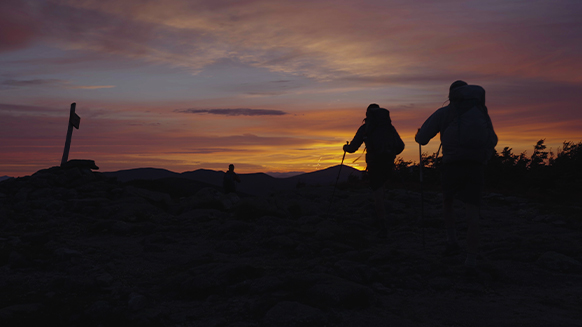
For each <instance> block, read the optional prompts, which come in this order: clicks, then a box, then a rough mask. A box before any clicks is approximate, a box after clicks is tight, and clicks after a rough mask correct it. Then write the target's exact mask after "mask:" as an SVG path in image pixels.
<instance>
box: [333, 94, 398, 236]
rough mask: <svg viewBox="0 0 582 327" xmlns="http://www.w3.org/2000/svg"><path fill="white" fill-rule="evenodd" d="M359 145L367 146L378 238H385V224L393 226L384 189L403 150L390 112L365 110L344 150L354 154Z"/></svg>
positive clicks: (378, 107) (367, 160) (367, 169)
mask: <svg viewBox="0 0 582 327" xmlns="http://www.w3.org/2000/svg"><path fill="white" fill-rule="evenodd" d="M362 143H365V145H366V147H365V149H364V151H365V152H366V164H367V167H366V171H367V172H368V176H369V178H370V188H371V189H372V191H373V194H374V207H375V211H376V218H375V219H376V224H377V225H378V229H379V233H378V236H379V237H381V238H385V237H386V236H387V232H388V229H387V227H386V223H387V222H389V223H390V224H392V223H393V222H394V219H393V218H392V217H390V216H389V215H387V213H386V208H385V206H384V188H385V185H386V182H387V181H388V178H389V177H390V175H391V173H392V170H394V159H395V158H396V156H397V155H398V154H400V153H402V151H403V150H404V142H402V139H401V138H400V135H398V132H397V131H396V129H395V128H394V126H393V125H392V120H391V119H390V112H389V111H388V110H387V109H384V108H380V106H379V105H377V104H375V103H372V104H370V105H369V106H368V109H367V110H366V118H365V119H364V120H363V124H362V125H361V126H360V128H359V129H358V131H357V132H356V135H355V136H354V138H353V140H352V141H351V142H349V143H348V144H345V145H344V147H343V150H344V152H348V153H354V152H356V151H357V150H358V149H359V148H360V146H361V145H362Z"/></svg>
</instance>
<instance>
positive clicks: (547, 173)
mask: <svg viewBox="0 0 582 327" xmlns="http://www.w3.org/2000/svg"><path fill="white" fill-rule="evenodd" d="M544 142H545V140H544V139H542V140H539V141H538V142H537V143H536V144H535V145H534V148H533V152H532V154H531V155H530V156H528V155H527V151H524V152H522V153H520V154H515V153H513V152H512V150H513V149H512V148H509V147H505V148H503V150H501V152H497V151H495V153H494V154H493V157H492V158H491V160H490V161H489V163H488V164H487V167H486V170H485V188H486V190H487V191H489V192H502V193H503V192H512V193H515V192H517V193H521V194H525V195H528V194H531V195H534V194H535V195H548V196H552V195H554V196H557V197H562V198H568V199H575V198H578V197H579V196H580V195H582V142H578V143H575V142H572V141H564V142H563V144H562V146H561V147H560V148H558V150H557V151H556V152H555V153H554V152H553V151H551V150H548V149H547V147H546V145H545V144H544ZM441 159H442V157H441V156H438V157H437V155H436V153H433V154H431V155H429V154H428V153H423V154H422V161H423V164H424V168H423V176H424V183H425V184H427V185H428V186H431V185H435V186H436V185H438V184H439V183H440V174H439V172H438V167H439V166H440V164H441ZM418 170H419V167H418V163H416V162H411V161H404V160H402V158H397V159H396V178H397V179H399V180H400V181H405V182H410V181H414V180H415V179H416V180H418V174H419V171H418Z"/></svg>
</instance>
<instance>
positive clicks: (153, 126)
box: [0, 0, 582, 175]
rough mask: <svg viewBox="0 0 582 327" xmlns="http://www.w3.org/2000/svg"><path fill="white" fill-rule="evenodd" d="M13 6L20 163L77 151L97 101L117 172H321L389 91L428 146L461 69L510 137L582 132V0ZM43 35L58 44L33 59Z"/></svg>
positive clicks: (4, 8) (7, 80)
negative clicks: (72, 121)
mask: <svg viewBox="0 0 582 327" xmlns="http://www.w3.org/2000/svg"><path fill="white" fill-rule="evenodd" d="M0 9H1V10H0V18H2V19H0V63H1V65H0V92H2V93H1V95H2V96H3V100H2V101H3V102H5V103H10V104H16V105H17V106H11V107H10V108H9V107H7V106H0V119H2V120H3V122H1V123H0V124H2V131H0V136H2V138H1V139H2V141H6V142H4V145H2V146H0V151H2V153H1V154H2V157H3V158H6V157H8V158H9V159H6V160H4V159H3V163H2V164H6V163H7V162H10V165H11V166H10V167H16V168H18V166H19V165H20V164H22V163H24V162H32V161H34V162H39V161H36V160H37V159H35V155H37V154H38V155H42V156H45V157H46V160H47V162H48V161H49V159H50V160H52V159H51V158H53V157H56V158H59V155H60V154H59V152H60V151H61V149H60V146H61V144H60V143H62V142H63V140H62V139H63V138H64V134H63V133H64V131H63V129H64V128H65V127H63V126H62V122H61V120H62V119H65V120H66V115H67V113H66V107H67V105H68V103H70V102H73V101H79V104H80V110H81V113H80V115H81V116H82V117H83V119H84V121H83V126H82V129H81V130H79V131H75V133H74V136H73V145H72V151H73V152H72V154H73V153H75V151H78V152H77V154H79V155H83V156H85V155H86V156H89V157H91V158H93V159H96V160H97V163H98V165H100V166H102V167H103V169H117V167H120V166H119V165H130V167H125V166H124V167H125V168H131V167H135V166H142V165H144V164H145V163H147V164H148V165H153V164H156V163H157V164H160V165H162V164H163V165H164V166H163V167H164V168H172V167H176V168H173V169H175V170H187V169H189V168H188V167H193V166H195V165H204V164H206V165H208V166H207V167H205V168H213V166H212V165H216V166H221V165H223V164H224V163H227V162H231V161H236V162H239V163H240V164H241V165H242V166H239V165H237V167H254V168H257V167H261V169H264V170H269V171H275V170H294V171H298V170H306V169H309V168H310V167H312V166H310V165H311V163H313V162H317V163H319V164H321V165H325V164H329V165H331V164H335V163H337V162H336V161H337V156H338V153H339V155H340V156H341V154H342V153H341V152H340V149H341V144H343V143H344V142H345V140H348V139H351V137H352V136H353V133H355V130H356V129H357V127H358V126H359V124H360V123H361V120H362V118H363V116H364V110H365V107H366V106H367V105H368V104H369V103H371V102H378V103H380V105H382V106H384V107H387V108H388V109H390V110H391V112H392V117H393V120H394V124H395V126H396V128H397V129H398V130H399V132H400V133H401V134H402V135H403V137H404V138H405V140H407V142H412V136H413V135H414V132H415V131H416V128H418V127H419V126H420V125H421V124H422V122H423V121H424V119H425V118H426V117H427V116H428V115H430V114H431V113H432V112H433V111H434V110H436V109H437V108H438V107H439V106H440V105H441V104H442V102H443V101H445V100H446V92H447V88H448V85H449V84H450V83H451V82H452V81H453V80H456V79H459V78H460V79H465V80H467V81H468V82H469V83H475V84H481V85H483V86H484V87H485V88H486V90H487V97H488V100H487V101H488V105H489V106H490V110H491V116H492V117H493V122H494V125H495V126H496V129H497V130H498V134H499V135H500V144H516V145H517V144H519V146H520V147H521V146H529V144H530V143H531V144H533V142H531V140H532V139H536V138H538V139H539V138H544V137H546V138H548V139H549V141H551V142H554V143H555V142H561V141H562V139H563V138H566V139H574V140H577V138H578V137H580V135H582V134H581V132H580V128H579V126H581V122H582V116H581V115H582V114H581V113H580V112H581V111H580V110H579V103H582V98H581V94H582V85H581V84H580V83H581V82H582V80H581V78H582V77H581V76H582V75H581V74H579V71H582V61H581V60H580V57H581V55H582V43H581V42H579V40H580V39H582V21H581V20H580V17H582V5H580V4H579V2H577V1H574V0H571V1H566V0H558V1H530V2H510V1H501V0H499V1H439V2H435V1H428V0H426V1H413V2H411V1H396V0H382V1H380V0H378V1H364V2H361V1H347V0H339V1H330V0H326V1H321V0H320V1H317V0H301V1H297V0H294V1H267V0H252V1H251V0H247V1H227V2H224V1H215V0H199V1H186V0H166V1H147V2H144V1H138V0H124V1H118V0H47V1H13V0H7V1H3V2H2V4H0ZM33 44H34V45H39V48H42V47H47V48H50V49H51V50H52V52H50V55H44V54H43V53H40V54H37V53H34V54H31V53H26V50H27V49H30V48H29V46H31V45H33ZM41 45H42V46H41ZM19 51H20V52H19ZM30 51H31V52H32V50H30ZM24 55H26V56H24ZM20 56H24V57H20ZM4 58H6V59H4ZM144 67H145V68H144ZM152 67H155V69H153V68H152ZM221 69H222V70H221ZM235 71H236V72H237V73H235ZM79 98H80V99H79ZM6 99H9V100H6ZM76 99H79V100H76ZM160 99H161V100H160ZM18 105H19V106H18ZM32 105H35V106H32ZM53 106H54V107H63V110H61V109H58V110H56V109H47V107H51V108H52V107H53ZM176 108H191V109H185V110H186V111H190V113H194V114H188V113H181V112H175V109H176ZM223 108H231V109H223ZM232 108H234V109H232ZM245 108H247V109H245ZM248 108H254V109H248ZM8 122H10V123H9V124H8ZM61 134H63V135H61ZM16 136H17V137H16ZM536 140H537V139H536ZM536 140H534V142H535V141H536ZM555 140H558V141H555ZM504 142H507V143H504ZM510 142H513V143H510ZM413 145H414V143H410V144H409V145H408V148H407V150H406V151H405V153H404V155H405V156H407V159H414V157H415V154H414V152H415V149H413V150H410V148H411V147H413ZM27 151H28V152H27ZM16 153H18V155H16ZM411 153H412V154H411ZM12 154H14V155H12ZM27 158H28V159H27ZM265 158H268V160H266V159H265ZM263 159H265V160H263ZM340 159H341V158H340ZM27 160H29V161H27ZM258 161H261V162H264V164H261V165H262V166H261V165H259V164H257V163H256V162H258ZM305 162H308V163H309V165H307V164H303V163H305ZM132 163H133V164H132ZM132 165H133V166H132ZM245 165H246V166H245ZM4 167H6V166H1V167H0V175H3V173H2V171H1V170H2V169H7V168H4ZM16 168H10V169H16ZM39 168H42V167H39ZM254 168H253V169H254ZM26 169H28V170H27V171H26V173H30V172H31V171H30V167H27V168H26ZM249 169H250V168H249ZM15 174H16V173H15ZM18 174H20V173H18Z"/></svg>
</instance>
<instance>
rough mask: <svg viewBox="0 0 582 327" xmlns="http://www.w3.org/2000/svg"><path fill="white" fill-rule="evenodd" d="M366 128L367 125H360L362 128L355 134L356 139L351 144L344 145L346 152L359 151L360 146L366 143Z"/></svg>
mask: <svg viewBox="0 0 582 327" xmlns="http://www.w3.org/2000/svg"><path fill="white" fill-rule="evenodd" d="M365 128H366V127H365V125H362V126H360V128H359V129H358V131H357V132H356V135H355V136H354V139H353V140H352V141H351V142H350V143H349V144H346V145H344V151H345V152H348V153H354V152H356V151H358V149H359V148H360V145H362V143H364V130H365Z"/></svg>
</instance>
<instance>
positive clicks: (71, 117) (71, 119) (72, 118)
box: [61, 102, 81, 166]
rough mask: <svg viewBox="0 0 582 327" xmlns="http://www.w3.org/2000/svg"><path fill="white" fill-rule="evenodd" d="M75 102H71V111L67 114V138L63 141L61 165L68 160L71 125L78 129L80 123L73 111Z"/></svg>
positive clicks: (71, 134)
mask: <svg viewBox="0 0 582 327" xmlns="http://www.w3.org/2000/svg"><path fill="white" fill-rule="evenodd" d="M76 106H77V104H76V103H74V102H73V103H71V112H70V114H69V128H68V129H67V140H66V141H65V151H64V152H63V159H61V166H63V165H64V164H66V163H67V161H69V149H70V148H71V137H72V136H73V127H75V128H76V129H79V124H81V117H79V115H77V114H76V113H75V107H76Z"/></svg>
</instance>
